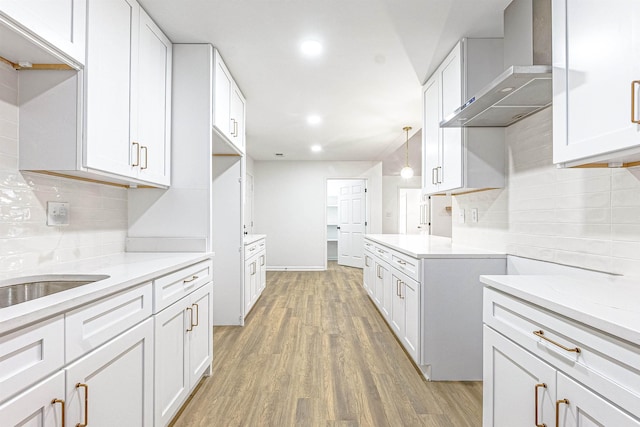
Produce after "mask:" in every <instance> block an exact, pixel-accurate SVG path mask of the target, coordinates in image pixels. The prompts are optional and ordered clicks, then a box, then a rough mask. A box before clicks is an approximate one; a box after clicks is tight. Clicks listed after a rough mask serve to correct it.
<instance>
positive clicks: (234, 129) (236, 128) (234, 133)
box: [233, 120, 238, 138]
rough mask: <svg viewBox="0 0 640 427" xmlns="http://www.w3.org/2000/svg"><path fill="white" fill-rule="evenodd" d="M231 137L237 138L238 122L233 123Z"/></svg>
mask: <svg viewBox="0 0 640 427" xmlns="http://www.w3.org/2000/svg"><path fill="white" fill-rule="evenodd" d="M233 136H235V137H236V138H237V137H238V121H237V120H234V121H233Z"/></svg>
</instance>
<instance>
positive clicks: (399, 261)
mask: <svg viewBox="0 0 640 427" xmlns="http://www.w3.org/2000/svg"><path fill="white" fill-rule="evenodd" d="M396 262H397V263H398V264H400V265H407V263H406V262H405V261H402V260H399V259H398V260H396Z"/></svg>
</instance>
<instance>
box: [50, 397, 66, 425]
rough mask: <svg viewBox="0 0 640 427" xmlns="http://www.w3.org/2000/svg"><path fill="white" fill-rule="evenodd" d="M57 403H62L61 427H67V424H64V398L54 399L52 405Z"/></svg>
mask: <svg viewBox="0 0 640 427" xmlns="http://www.w3.org/2000/svg"><path fill="white" fill-rule="evenodd" d="M56 403H59V404H60V405H61V408H62V409H61V411H62V412H61V414H60V419H61V421H62V422H61V423H60V426H61V427H65V426H64V425H65V418H64V400H62V399H53V400H52V401H51V404H52V405H55V404H56Z"/></svg>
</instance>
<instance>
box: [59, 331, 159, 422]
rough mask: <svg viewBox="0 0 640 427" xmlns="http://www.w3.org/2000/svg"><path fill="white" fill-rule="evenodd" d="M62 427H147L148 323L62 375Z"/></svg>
mask: <svg viewBox="0 0 640 427" xmlns="http://www.w3.org/2000/svg"><path fill="white" fill-rule="evenodd" d="M66 396H67V409H66V413H67V414H66V417H67V425H68V426H75V425H91V426H96V427H99V426H104V427H112V426H125V425H131V426H134V425H135V426H153V321H152V320H151V319H147V320H145V321H144V322H142V323H141V324H139V325H138V326H136V327H134V328H133V329H131V330H129V331H127V332H125V333H124V334H122V335H120V336H119V337H117V338H116V339H114V340H113V341H110V342H109V343H107V344H105V345H104V346H102V347H100V348H99V349H97V350H95V351H93V352H91V353H89V354H88V355H86V356H85V357H83V358H81V359H80V360H78V361H77V362H75V363H73V364H72V365H70V366H69V367H68V368H67V369H66Z"/></svg>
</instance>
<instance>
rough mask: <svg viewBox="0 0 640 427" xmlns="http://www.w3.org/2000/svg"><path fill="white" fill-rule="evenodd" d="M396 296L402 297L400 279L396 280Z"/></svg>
mask: <svg viewBox="0 0 640 427" xmlns="http://www.w3.org/2000/svg"><path fill="white" fill-rule="evenodd" d="M396 296H398V297H399V296H400V279H396Z"/></svg>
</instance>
